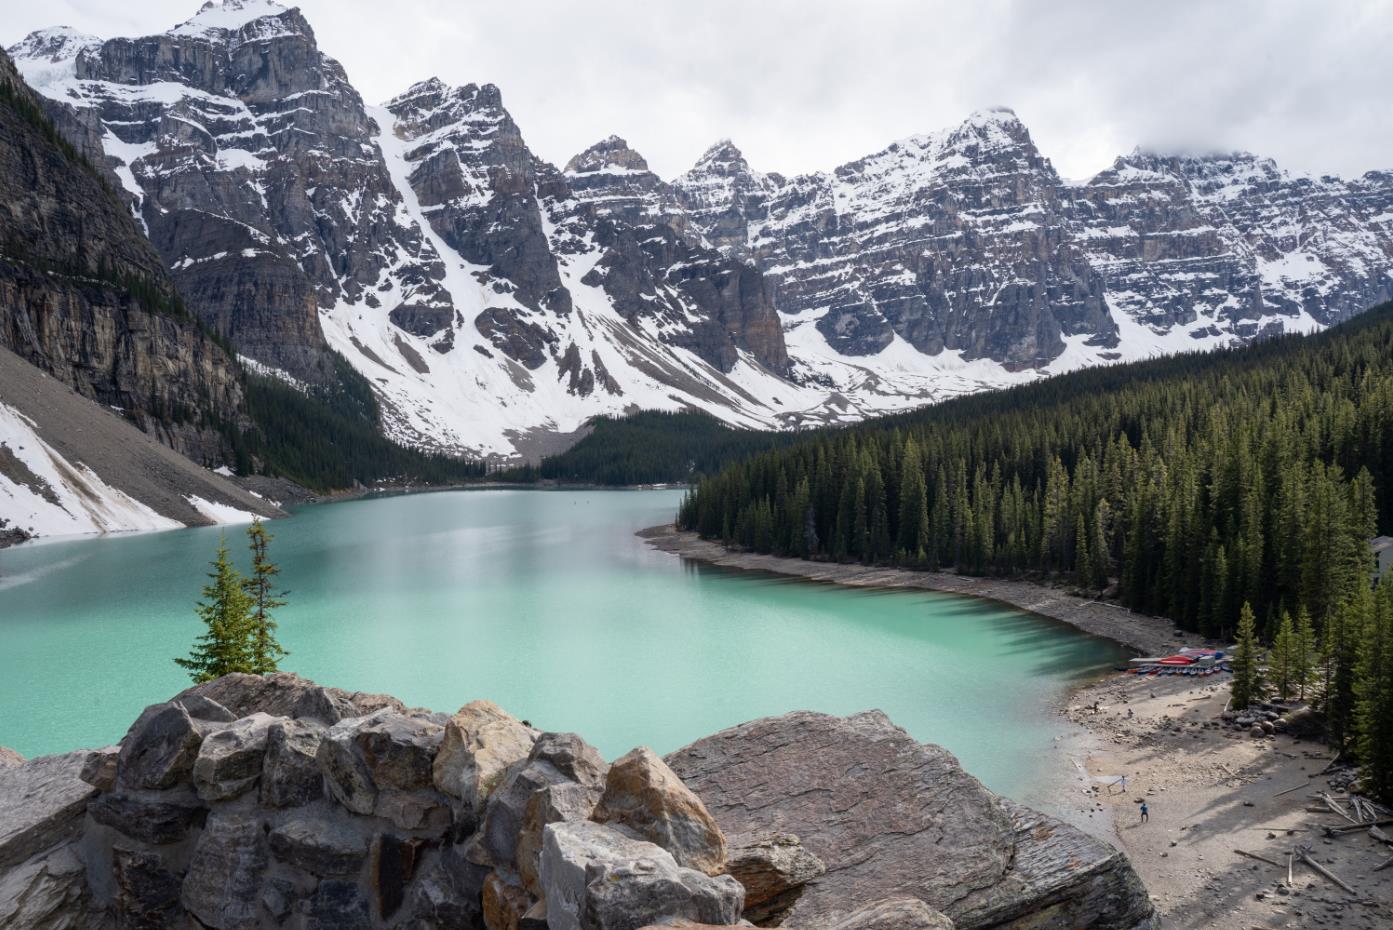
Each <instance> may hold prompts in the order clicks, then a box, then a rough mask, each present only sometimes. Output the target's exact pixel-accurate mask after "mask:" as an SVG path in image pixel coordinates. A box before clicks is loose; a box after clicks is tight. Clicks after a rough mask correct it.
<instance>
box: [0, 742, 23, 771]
mask: <svg viewBox="0 0 1393 930" xmlns="http://www.w3.org/2000/svg"><path fill="white" fill-rule="evenodd" d="M23 764H24V757H23V756H21V755H20V754H19V753H17V752H15V751H14V750H13V749H10V748H9V747H7V746H0V769H12V768H14V767H15V766H17V765H23Z"/></svg>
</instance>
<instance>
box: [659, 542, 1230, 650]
mask: <svg viewBox="0 0 1393 930" xmlns="http://www.w3.org/2000/svg"><path fill="white" fill-rule="evenodd" d="M638 535H639V536H640V537H641V538H643V539H644V540H646V541H647V543H648V544H649V545H650V546H652V547H654V548H655V549H660V550H662V551H664V552H671V553H674V554H675V555H679V556H681V557H682V558H684V559H692V560H693V561H697V562H704V563H706V564H708V565H718V566H720V567H722V568H732V569H740V570H743V571H759V572H771V573H773V574H778V575H791V576H793V577H796V578H803V579H806V580H808V581H821V582H828V583H831V584H841V585H849V586H851V587H859V588H887V589H894V588H899V589H905V588H908V589H917V590H923V591H940V592H943V593H946V594H961V595H965V596H968V597H979V598H982V599H984V600H989V601H997V602H999V603H1002V604H1006V605H1008V606H1011V607H1016V608H1019V609H1020V610H1024V611H1027V612H1029V613H1033V614H1037V615H1039V616H1042V617H1047V618H1049V619H1051V620H1057V621H1059V622H1061V623H1066V624H1068V625H1069V626H1072V627H1074V628H1075V629H1078V630H1082V631H1083V632H1085V633H1089V634H1092V635H1094V636H1100V637H1103V638H1104V639H1110V640H1112V641H1113V642H1116V643H1120V644H1121V645H1123V646H1125V647H1127V648H1128V649H1131V650H1132V651H1134V652H1136V653H1138V654H1139V655H1164V654H1167V653H1168V652H1173V651H1175V650H1176V649H1179V648H1181V647H1184V646H1198V645H1202V644H1203V640H1201V639H1200V638H1199V637H1198V636H1196V635H1195V634H1193V633H1185V632H1183V631H1181V630H1177V629H1176V628H1175V625H1174V624H1172V623H1171V622H1170V621H1169V620H1166V619H1163V618H1161V617H1150V616H1147V615H1145V614H1138V613H1133V612H1132V611H1130V610H1127V609H1126V608H1124V607H1120V606H1118V605H1115V604H1111V603H1108V602H1106V601H1098V600H1090V599H1088V598H1084V597H1079V596H1077V595H1074V594H1070V593H1068V592H1066V591H1063V590H1060V589H1057V588H1050V587H1046V586H1044V585H1040V584H1036V583H1034V582H1031V581H1017V580H1013V579H1007V578H974V577H971V576H968V575H956V574H953V573H951V572H927V571H915V570H912V569H903V568H893V567H885V566H869V565H859V564H850V563H841V562H812V561H808V560H806V559H794V558H784V557H781V556H775V555H762V554H760V553H757V552H739V551H736V550H732V549H727V548H726V547H725V546H723V545H721V544H720V543H718V542H713V541H711V540H708V539H702V538H701V537H700V536H698V535H697V534H696V533H692V532H688V531H685V530H679V529H677V527H675V526H674V525H672V524H670V523H669V524H664V525H662V526H651V527H648V528H647V529H645V530H640V531H639V533H638Z"/></svg>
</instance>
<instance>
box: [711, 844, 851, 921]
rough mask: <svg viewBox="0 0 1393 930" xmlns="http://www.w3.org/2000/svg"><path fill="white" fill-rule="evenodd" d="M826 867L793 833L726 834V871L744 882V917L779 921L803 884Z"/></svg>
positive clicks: (801, 890)
mask: <svg viewBox="0 0 1393 930" xmlns="http://www.w3.org/2000/svg"><path fill="white" fill-rule="evenodd" d="M826 871H827V865H826V864H825V863H824V862H823V861H822V860H821V859H819V858H818V857H817V856H814V855H813V854H812V853H810V852H808V850H807V849H805V848H804V846H803V842H802V841H801V840H800V839H799V838H798V837H797V836H796V835H795V834H792V833H774V834H768V835H761V836H735V837H730V838H729V856H728V858H727V860H726V872H727V874H729V875H730V876H731V877H732V878H734V879H735V880H736V881H738V882H739V883H740V884H741V885H744V886H745V919H746V920H749V921H752V922H753V923H756V924H761V925H769V924H776V923H778V922H780V921H781V920H782V919H783V916H784V915H785V914H787V913H788V912H789V911H790V910H792V909H793V905H794V903H795V902H796V901H797V900H798V897H799V895H801V894H802V893H803V887H804V886H805V885H807V883H808V882H810V881H812V880H813V879H815V878H817V877H818V876H819V875H821V874H822V873H824V872H826Z"/></svg>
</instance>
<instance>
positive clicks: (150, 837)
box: [87, 792, 205, 846]
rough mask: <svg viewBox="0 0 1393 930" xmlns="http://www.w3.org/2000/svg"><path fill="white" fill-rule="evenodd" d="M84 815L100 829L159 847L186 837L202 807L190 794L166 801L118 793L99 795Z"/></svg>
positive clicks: (195, 822)
mask: <svg viewBox="0 0 1393 930" xmlns="http://www.w3.org/2000/svg"><path fill="white" fill-rule="evenodd" d="M87 813H89V814H90V815H91V816H92V819H93V820H95V821H96V822H97V823H99V824H101V825H102V826H106V827H111V828H112V829H113V830H115V831H116V832H117V833H121V834H124V835H125V836H127V837H130V838H131V839H133V840H140V841H141V842H144V843H151V844H154V845H157V846H158V845H161V844H164V843H174V842H178V841H179V840H182V839H183V838H184V837H186V836H188V834H189V831H190V830H192V829H193V827H194V825H195V824H197V823H198V822H200V821H201V820H202V819H203V817H204V814H205V808H204V807H203V806H202V805H201V804H199V803H197V798H196V797H195V796H194V795H193V794H192V793H189V794H187V795H182V794H181V795H177V796H175V797H173V798H171V799H169V800H164V799H163V798H162V797H160V796H156V797H154V798H149V797H137V796H134V795H128V794H122V793H119V792H112V793H104V794H100V795H98V796H97V797H96V798H94V799H93V800H92V802H91V803H90V804H89V805H87Z"/></svg>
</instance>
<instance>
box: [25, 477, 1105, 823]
mask: <svg viewBox="0 0 1393 930" xmlns="http://www.w3.org/2000/svg"><path fill="white" fill-rule="evenodd" d="M679 498H680V492H676V491H585V492H571V491H501V490H479V491H461V492H449V493H438V494H420V495H411V496H404V497H385V498H376V499H368V500H357V501H348V502H344V503H335V504H326V505H318V506H313V507H306V508H303V509H301V510H300V511H299V512H297V513H296V514H295V515H294V516H292V517H291V518H290V519H287V520H280V521H275V522H273V523H272V524H271V530H272V532H274V533H275V536H276V539H275V541H274V542H273V543H272V553H273V555H274V556H275V558H276V559H277V560H278V561H279V562H280V565H281V569H282V579H283V580H284V583H285V586H286V587H287V588H289V589H290V592H291V593H290V596H289V600H290V605H289V606H288V607H286V608H285V609H284V610H283V611H281V613H280V616H279V619H280V624H281V641H282V643H283V644H284V645H285V647H286V648H287V649H289V650H290V652H291V655H290V657H289V658H288V659H286V661H285V662H284V663H283V667H285V668H286V669H287V670H290V671H295V672H299V673H300V674H302V675H306V676H308V677H310V678H314V679H316V680H318V681H319V682H321V683H323V684H331V685H337V686H339V687H343V688H352V689H361V690H366V691H386V692H390V693H392V694H395V695H397V696H398V697H400V698H402V699H403V700H404V701H406V702H407V703H408V704H412V705H420V706H425V707H432V708H435V709H437V710H446V711H452V710H454V709H456V708H458V707H459V706H460V705H462V704H464V703H465V702H467V701H470V700H473V699H475V698H481V697H486V698H489V699H491V700H493V701H496V702H497V703H498V704H500V705H502V706H503V707H504V708H506V709H507V710H509V711H511V712H513V713H514V714H516V715H518V716H520V717H524V718H527V719H529V720H531V721H532V723H533V724H535V725H537V726H539V727H542V728H545V729H551V730H574V731H575V732H578V733H580V734H582V735H583V736H585V737H586V738H587V739H588V740H590V741H591V742H592V743H593V744H595V746H596V747H597V748H599V750H600V751H601V752H602V753H603V754H604V755H605V756H606V757H610V758H613V757H614V756H617V755H619V754H621V753H623V752H625V751H627V750H629V749H630V748H632V747H634V746H636V745H639V744H647V745H649V746H652V747H653V748H654V749H656V750H658V751H659V752H666V751H669V750H672V749H676V748H678V747H680V746H682V745H685V744H686V743H688V742H690V741H692V740H693V739H696V738H698V737H701V736H704V735H707V734H709V733H713V732H715V731H716V730H718V729H721V728H723V727H726V726H730V725H732V724H736V723H740V722H742V721H745V720H749V719H751V718H754V717H759V716H763V715H766V714H778V713H783V712H785V711H789V710H794V709H798V708H809V709H813V710H819V711H825V712H828V713H835V714H847V713H852V712H854V711H859V710H865V709H867V708H873V707H878V708H881V709H882V710H884V711H885V712H886V713H888V714H889V715H890V717H891V719H893V720H894V721H895V722H896V723H898V724H900V725H901V726H903V727H905V728H906V729H907V730H909V732H910V733H912V734H913V735H914V736H915V737H916V738H918V739H920V740H925V741H931V742H937V743H941V744H943V745H945V746H947V747H948V748H949V749H951V750H953V751H954V752H956V753H957V754H958V756H959V757H960V758H961V759H962V761H963V762H964V764H965V765H966V766H967V767H968V769H969V770H970V771H971V772H973V773H974V774H975V775H977V776H978V777H979V778H981V779H982V780H983V781H984V782H986V783H987V784H988V785H990V786H991V787H993V788H994V789H996V790H998V791H1003V792H1006V793H1009V794H1012V795H1014V796H1016V797H1018V798H1021V799H1023V800H1029V799H1030V798H1031V797H1032V796H1033V795H1036V794H1038V793H1040V792H1042V791H1044V790H1046V788H1047V786H1048V784H1049V783H1053V782H1055V781H1056V779H1058V778H1062V777H1064V772H1063V769H1064V767H1066V766H1067V762H1066V761H1065V760H1064V759H1062V758H1061V757H1060V755H1059V754H1058V753H1051V752H1050V750H1051V747H1052V746H1053V745H1054V744H1055V741H1056V739H1057V738H1058V737H1060V736H1061V735H1062V734H1064V733H1065V731H1066V726H1067V724H1066V723H1065V722H1064V721H1062V720H1060V719H1059V718H1058V717H1057V716H1056V715H1055V714H1054V713H1053V709H1052V708H1053V705H1054V703H1055V702H1056V701H1057V700H1058V698H1059V697H1060V696H1061V695H1062V694H1063V692H1064V691H1065V689H1067V688H1068V687H1069V686H1070V684H1071V683H1072V682H1074V681H1076V680H1077V679H1079V678H1080V677H1082V676H1089V675H1092V674H1096V673H1097V672H1098V671H1100V670H1101V669H1103V668H1106V667H1107V666H1109V665H1111V664H1113V663H1115V662H1116V661H1117V660H1118V659H1119V658H1120V657H1121V655H1122V653H1121V652H1120V651H1119V650H1118V649H1116V648H1114V647H1112V646H1111V645H1109V644H1108V643H1106V642H1104V641H1102V640H1098V639H1093V638H1091V637H1087V636H1084V635H1081V634H1078V633H1075V632H1073V631H1072V630H1069V629H1067V628H1065V627H1063V626H1061V625H1058V624H1055V623H1053V622H1050V621H1047V620H1042V619H1039V618H1035V617H1031V616H1029V615H1026V614H1022V613H1019V612H1016V611H1013V610H1010V609H1008V608H1004V607H1000V606H996V605H993V604H989V603H986V602H982V601H977V600H973V599H966V598H958V597H953V596H951V595H938V594H932V593H902V592H894V593H892V592H873V591H861V590H850V589H841V588H836V587H832V586H827V585H815V584H809V583H806V582H799V581H794V580H784V579H780V578H776V577H770V576H765V575H759V574H751V573H743V572H730V571H725V570H721V569H714V568H709V567H701V566H696V565H693V564H690V563H687V564H684V563H683V562H682V561H680V560H679V559H678V558H676V557H675V556H672V555H669V554H666V553H661V552H656V551H653V550H650V549H649V548H647V547H646V546H645V545H644V544H643V543H642V541H641V540H639V539H636V538H635V537H634V535H633V533H634V531H635V530H637V529H640V528H642V527H645V526H651V525H653V524H656V523H659V522H663V521H665V520H668V519H670V518H671V515H672V513H673V512H674V510H675V509H676V507H677V503H678V500H679ZM218 534H219V530H218V529H215V528H202V529H188V530H177V531H173V532H165V533H150V534H143V535H133V536H121V537H108V538H105V539H89V540H82V541H75V542H61V543H47V544H42V545H27V546H21V547H19V548H15V549H9V550H0V745H6V746H10V747H13V748H15V749H17V750H18V751H20V752H21V753H24V754H25V755H28V756H34V755H40V754H44V753H52V752H62V751H66V750H70V749H74V748H78V747H83V746H101V745H105V744H108V743H111V742H114V741H115V740H117V739H119V738H120V736H121V735H122V733H124V732H125V728H126V726H127V725H128V724H129V723H130V722H131V721H132V720H133V719H134V718H135V717H136V715H137V714H138V713H139V712H140V710H141V708H142V707H144V706H146V705H147V704H150V703H153V702H156V701H160V700H164V699H167V698H168V697H170V696H171V695H173V694H174V693H175V692H177V691H179V690H180V689H181V688H183V687H185V686H186V685H187V684H188V681H187V679H186V678H185V674H184V672H183V671H182V670H181V669H179V668H178V667H177V666H175V665H174V663H173V661H172V659H173V658H174V657H175V656H178V655H182V654H184V653H186V652H187V650H188V648H189V645H190V644H191V643H192V641H193V638H194V637H195V636H196V635H197V634H198V632H199V630H200V624H199V621H198V619H197V617H196V616H195V615H194V613H193V611H192V607H193V604H194V602H195V601H196V600H197V598H198V596H199V590H200V587H201V585H202V583H203V581H204V572H205V570H206V563H207V561H208V559H209V558H210V557H211V556H212V554H213V549H214V546H215V545H216V543H217V539H218ZM228 538H229V541H230V542H231V543H232V544H233V545H234V546H235V550H234V551H236V552H237V554H238V556H239V561H240V562H241V564H242V565H243V566H244V567H245V565H246V559H245V547H244V545H243V543H244V541H245V537H244V536H243V535H242V532H241V529H240V528H231V529H230V530H229V531H228Z"/></svg>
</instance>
